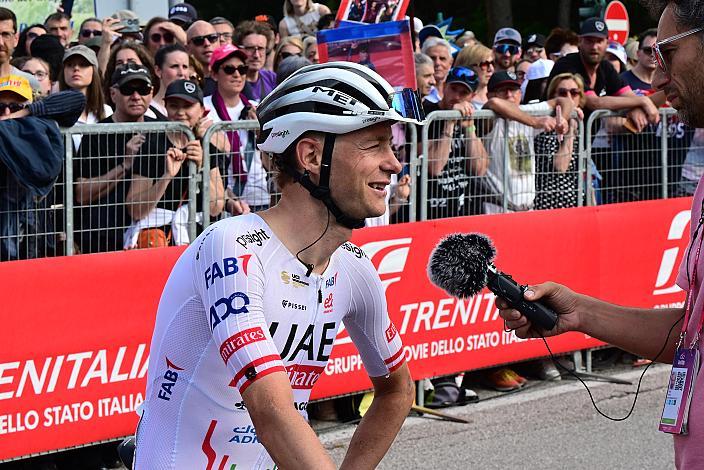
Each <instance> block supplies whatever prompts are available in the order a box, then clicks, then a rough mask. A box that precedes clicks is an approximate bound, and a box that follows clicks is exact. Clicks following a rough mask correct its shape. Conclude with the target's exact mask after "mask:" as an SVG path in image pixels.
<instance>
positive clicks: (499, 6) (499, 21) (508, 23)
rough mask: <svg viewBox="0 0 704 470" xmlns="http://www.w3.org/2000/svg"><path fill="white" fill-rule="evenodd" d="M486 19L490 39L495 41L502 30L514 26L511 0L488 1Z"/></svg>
mask: <svg viewBox="0 0 704 470" xmlns="http://www.w3.org/2000/svg"><path fill="white" fill-rule="evenodd" d="M485 4H486V19H487V26H488V28H487V29H488V31H487V34H488V37H489V40H490V41H493V38H494V34H496V31H497V30H499V29H500V28H506V27H512V26H513V12H512V9H511V0H486V2H485Z"/></svg>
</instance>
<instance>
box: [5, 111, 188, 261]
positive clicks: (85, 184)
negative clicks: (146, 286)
mask: <svg viewBox="0 0 704 470" xmlns="http://www.w3.org/2000/svg"><path fill="white" fill-rule="evenodd" d="M62 134H63V137H64V141H65V165H64V168H63V171H62V173H61V174H60V175H59V177H58V178H57V181H56V184H55V185H54V188H53V189H52V191H51V192H50V194H49V195H48V196H47V197H45V198H43V199H42V200H34V201H31V202H30V203H29V204H28V205H27V206H26V207H21V206H14V207H12V209H10V208H9V207H8V206H5V207H6V208H5V210H6V211H8V212H6V213H5V214H3V216H5V217H4V218H5V220H9V221H10V223H11V224H13V225H14V228H12V227H11V228H9V229H7V228H6V230H3V233H2V235H0V243H3V246H4V247H7V246H10V247H11V248H12V250H13V252H12V253H10V254H9V256H8V254H7V253H8V251H7V250H3V252H4V253H6V255H5V258H6V259H3V261H4V260H7V259H27V258H38V257H43V256H57V255H72V254H74V253H94V252H104V251H116V250H122V249H123V246H125V245H127V243H125V232H126V231H127V230H128V229H129V228H130V226H131V225H132V217H131V214H132V212H133V211H135V210H137V207H138V206H139V205H138V204H127V203H126V202H127V201H126V198H127V197H128V195H129V191H130V188H131V187H132V183H134V181H135V179H138V176H143V177H144V178H147V181H150V182H153V181H156V180H158V179H159V178H161V177H162V176H163V175H164V171H165V166H164V162H165V160H164V159H165V149H166V148H168V147H172V146H176V147H179V146H181V147H185V144H186V142H188V141H189V140H194V139H195V137H194V135H193V132H192V131H191V130H190V129H188V128H187V127H186V126H184V125H183V124H180V123H172V122H154V123H122V124H92V125H82V126H75V127H73V128H71V129H63V130H62ZM171 140H173V141H174V142H171ZM184 164H186V165H187V166H186V171H185V172H184V171H183V170H182V171H181V173H179V174H177V176H176V177H174V178H173V180H172V181H171V182H170V183H169V186H167V189H166V192H165V193H164V195H163V197H160V198H159V200H158V202H157V203H156V206H157V207H156V208H153V209H154V210H152V209H150V208H149V207H148V206H149V204H147V206H144V205H142V206H139V209H140V210H141V212H140V213H141V215H142V216H144V215H146V214H147V213H149V215H150V217H151V219H148V220H151V223H152V226H158V225H162V226H167V225H172V227H179V228H180V229H179V230H178V231H174V232H175V235H174V236H177V235H178V234H179V233H181V234H182V236H181V238H182V239H185V238H187V239H193V238H194V237H195V234H196V222H197V214H196V212H197V209H196V204H195V203H193V204H192V202H195V201H196V196H197V193H198V191H199V189H198V187H199V181H200V177H199V172H198V170H197V167H196V164H195V163H194V162H192V161H189V162H187V163H184ZM184 173H185V174H184ZM0 190H4V191H7V192H9V191H10V190H9V188H0ZM7 192H6V193H5V195H4V196H5V197H8V196H9V197H12V196H13V195H12V194H8V193H7ZM161 208H164V211H161V210H160V209H161ZM166 209H171V212H174V213H178V214H179V216H180V219H177V218H175V217H170V218H168V219H167V218H166V217H167V216H165V215H164V214H166V212H165V210H166ZM0 210H2V209H0ZM157 212H158V214H157ZM162 212H163V213H162ZM160 217H161V219H160ZM140 218H142V217H140ZM146 220H147V219H146V218H145V221H144V222H142V225H145V226H146ZM176 221H178V222H179V225H176ZM172 222H173V224H172ZM138 232H139V230H137V228H136V226H135V230H133V233H138Z"/></svg>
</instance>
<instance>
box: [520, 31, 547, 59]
mask: <svg viewBox="0 0 704 470" xmlns="http://www.w3.org/2000/svg"><path fill="white" fill-rule="evenodd" d="M523 58H524V59H526V60H529V61H530V62H535V61H536V60H538V59H547V58H548V56H547V55H546V54H545V36H543V35H542V34H537V33H534V34H529V35H528V37H526V40H525V44H524V45H523Z"/></svg>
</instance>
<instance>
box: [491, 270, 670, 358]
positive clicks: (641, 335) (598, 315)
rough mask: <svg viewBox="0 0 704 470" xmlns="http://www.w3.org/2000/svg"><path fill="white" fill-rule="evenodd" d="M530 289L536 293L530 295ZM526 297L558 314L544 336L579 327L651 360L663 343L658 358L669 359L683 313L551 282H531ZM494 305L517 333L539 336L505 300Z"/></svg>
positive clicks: (524, 335) (499, 300)
mask: <svg viewBox="0 0 704 470" xmlns="http://www.w3.org/2000/svg"><path fill="white" fill-rule="evenodd" d="M531 292H534V293H535V295H533V296H531V294H530V293H531ZM526 299H528V300H538V299H543V301H544V302H545V304H546V305H549V306H550V307H552V308H553V309H554V311H555V313H557V314H558V322H557V325H556V327H555V328H554V329H553V330H551V331H549V332H543V333H544V334H545V336H546V337H547V336H555V335H558V334H562V333H566V332H568V331H581V332H582V333H586V334H588V335H589V336H593V337H594V338H597V339H600V340H602V341H605V342H607V343H610V344H613V345H614V346H618V347H619V348H621V349H625V350H626V351H630V352H632V353H634V354H637V355H639V356H642V357H645V358H648V359H653V360H654V359H655V356H657V354H658V353H659V352H660V349H661V348H663V345H664V346H665V348H664V351H663V353H662V354H661V355H660V357H658V358H657V360H658V361H659V362H671V361H672V357H673V355H674V352H675V348H676V346H677V341H678V339H679V332H680V329H681V327H682V316H683V314H684V309H682V308H673V309H646V308H634V307H622V306H619V305H614V304H611V303H608V302H604V301H603V300H599V299H595V298H594V297H589V296H587V295H583V294H578V293H575V292H573V291H572V290H571V289H569V288H567V287H565V286H563V285H560V284H556V283H554V282H546V283H543V284H538V285H536V286H531V287H530V288H529V289H528V291H527V292H526ZM496 305H497V306H498V307H499V309H500V314H501V317H502V318H503V319H504V320H506V326H507V327H508V328H511V329H515V330H516V334H517V335H518V336H519V337H521V338H524V337H528V336H532V337H535V336H538V333H537V332H536V331H535V330H533V329H532V325H531V324H530V322H529V321H528V319H527V318H526V317H524V316H522V315H521V313H520V312H518V311H517V310H513V309H510V308H508V305H507V304H506V302H505V301H504V300H502V299H500V298H498V299H496ZM673 326H674V327H673ZM671 329H672V332H671V333H670V336H669V338H668V332H670V330H671Z"/></svg>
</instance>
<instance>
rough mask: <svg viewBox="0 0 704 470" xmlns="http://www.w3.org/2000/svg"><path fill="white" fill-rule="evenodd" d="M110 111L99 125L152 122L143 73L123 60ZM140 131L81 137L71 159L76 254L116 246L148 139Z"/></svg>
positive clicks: (146, 78) (113, 85)
mask: <svg viewBox="0 0 704 470" xmlns="http://www.w3.org/2000/svg"><path fill="white" fill-rule="evenodd" d="M110 84H111V86H110V97H111V99H112V101H113V103H115V112H114V113H113V114H112V116H109V117H107V118H105V119H103V120H101V121H100V123H101V124H112V123H120V122H144V121H153V119H151V118H149V117H145V116H144V114H145V113H146V112H147V109H148V107H149V103H150V102H151V99H152V92H153V87H152V80H151V74H150V73H149V71H148V70H147V69H146V68H145V67H143V66H141V65H137V64H133V63H128V64H125V65H122V66H120V67H118V68H117V69H115V72H114V73H113V74H112V77H111V80H110ZM147 137H148V136H145V135H144V134H140V133H134V132H128V133H101V134H90V135H84V136H83V139H82V140H81V145H80V147H79V149H78V158H76V159H75V160H74V162H75V169H74V177H75V178H76V185H75V198H76V203H77V204H76V205H77V207H78V209H79V215H78V217H77V219H78V220H77V221H76V222H75V223H76V227H77V228H78V230H79V232H80V234H81V235H80V237H78V243H79V245H80V247H81V253H99V252H104V251H119V250H121V249H122V245H123V243H122V234H123V233H124V231H125V229H126V228H127V227H128V226H129V225H130V223H131V220H130V217H129V216H128V214H127V212H126V208H125V196H126V194H127V192H128V190H129V187H130V178H131V175H132V165H133V163H134V159H135V156H136V155H138V154H140V153H150V151H149V149H150V148H151V147H154V139H153V136H151V137H152V138H150V139H148V138H147Z"/></svg>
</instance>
